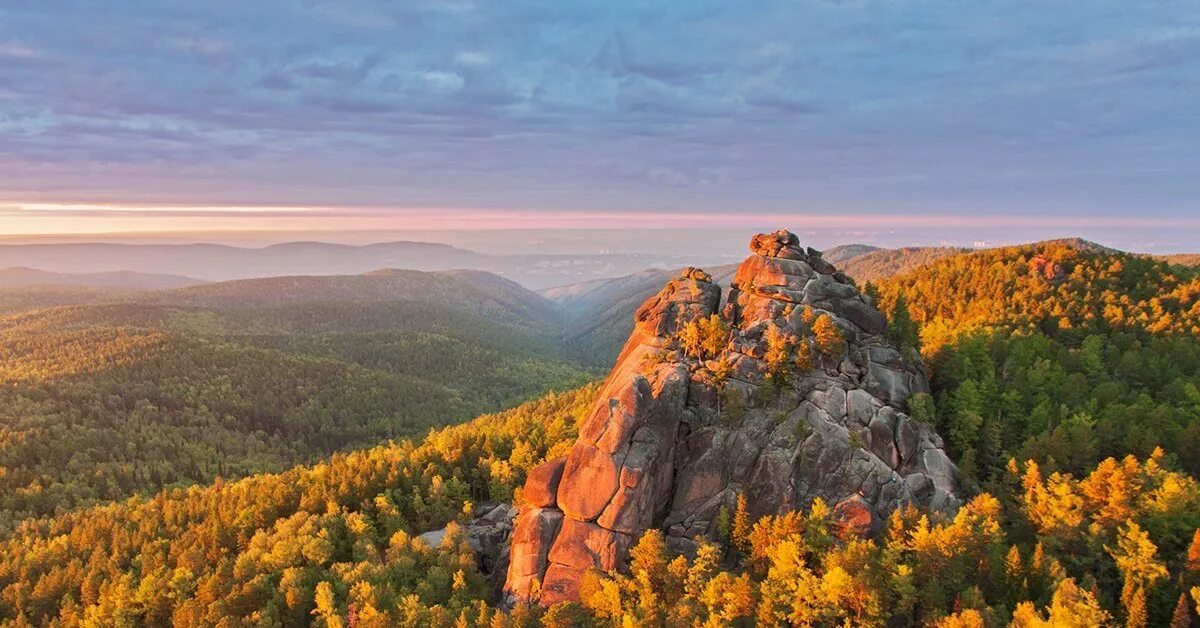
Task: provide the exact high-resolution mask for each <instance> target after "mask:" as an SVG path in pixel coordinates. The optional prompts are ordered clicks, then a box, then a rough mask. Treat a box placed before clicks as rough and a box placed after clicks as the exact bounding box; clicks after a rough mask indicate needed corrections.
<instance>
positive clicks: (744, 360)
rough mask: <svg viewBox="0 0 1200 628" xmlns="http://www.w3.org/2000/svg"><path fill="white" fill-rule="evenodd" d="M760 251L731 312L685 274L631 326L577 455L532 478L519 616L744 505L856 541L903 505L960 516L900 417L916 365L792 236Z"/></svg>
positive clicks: (517, 590)
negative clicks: (649, 542) (652, 542)
mask: <svg viewBox="0 0 1200 628" xmlns="http://www.w3.org/2000/svg"><path fill="white" fill-rule="evenodd" d="M750 250H751V251H752V252H753V255H751V256H750V257H749V258H747V259H746V260H745V261H744V262H743V263H742V265H741V266H740V268H739V269H738V272H737V275H736V276H735V277H734V279H733V285H732V288H731V289H730V291H729V294H728V298H727V299H726V300H725V303H724V306H722V298H721V296H722V295H721V289H720V288H719V287H718V286H716V285H714V284H713V283H712V281H711V278H710V277H709V276H708V274H707V273H705V272H704V271H701V270H698V269H694V268H688V269H686V270H684V271H683V272H682V273H681V274H680V275H679V276H678V277H676V278H674V279H672V280H671V281H670V282H668V283H667V285H666V286H665V287H664V288H663V289H662V291H660V292H659V293H658V294H657V295H655V296H653V297H651V298H650V299H649V300H647V301H646V302H645V303H644V304H643V305H642V306H641V308H639V309H638V311H637V314H636V322H635V327H634V331H633V334H632V335H631V336H630V338H629V340H628V342H627V343H626V344H625V347H624V349H623V350H622V351H621V354H620V357H619V358H618V360H617V363H616V365H615V366H614V368H613V370H612V372H611V374H610V375H609V377H608V379H607V380H606V382H605V383H604V385H603V387H602V389H601V391H600V393H599V395H598V397H597V399H596V401H595V404H594V406H593V408H592V410H591V413H590V415H589V417H588V419H587V420H586V421H585V422H584V424H583V425H582V426H581V428H580V435H579V439H578V440H577V441H576V443H575V444H574V446H573V448H572V449H571V451H570V453H569V455H567V457H566V458H565V459H559V460H553V461H549V462H547V463H545V464H543V465H542V466H540V467H537V468H536V469H534V470H533V471H532V472H531V473H530V474H529V478H528V481H527V482H526V484H525V487H524V489H523V496H524V499H525V501H526V502H527V503H526V504H525V505H524V506H523V507H522V509H521V512H520V514H519V515H518V517H517V520H516V524H515V530H514V532H513V536H512V539H511V553H510V557H511V560H510V564H509V569H508V578H507V581H506V583H505V592H506V594H507V595H508V596H509V597H510V599H531V598H534V597H536V598H538V601H540V602H542V603H543V604H552V603H554V602H557V601H562V600H571V599H576V598H577V597H578V587H579V582H580V580H581V578H582V576H583V574H584V572H586V571H587V570H589V569H592V568H598V569H601V570H614V569H618V568H621V567H622V566H623V563H624V561H625V560H626V558H627V555H628V551H629V549H630V548H631V547H632V545H633V544H634V543H635V542H636V540H637V538H638V536H639V535H640V533H641V532H643V531H644V530H646V529H647V528H650V527H652V526H653V527H657V528H660V529H663V530H664V531H665V532H666V534H667V538H668V540H669V541H670V542H671V544H672V545H673V546H674V547H676V548H679V549H681V550H686V549H687V548H688V546H689V544H692V543H694V541H693V539H695V538H696V537H709V538H712V537H714V536H715V535H716V523H715V521H716V519H717V515H718V513H719V512H720V510H721V509H722V508H725V509H727V511H728V512H732V511H733V509H734V507H735V503H736V501H737V496H738V495H739V494H741V495H744V496H745V497H746V503H747V506H748V510H749V514H750V515H751V516H753V517H757V516H762V515H765V514H774V513H781V512H784V511H788V510H793V509H800V508H804V507H806V506H807V505H808V504H810V503H811V502H812V501H813V500H814V499H815V498H821V499H823V500H825V501H826V502H827V503H829V504H831V505H832V506H833V507H834V512H835V514H836V516H838V517H840V518H841V520H842V522H843V524H844V525H846V526H848V527H850V528H851V529H853V530H855V531H858V532H859V533H862V534H870V533H873V532H874V531H877V530H878V529H879V527H880V524H881V523H882V521H883V520H884V519H885V518H886V517H887V516H888V515H889V514H890V513H891V512H892V511H893V510H895V509H896V508H897V507H898V506H900V505H902V504H906V503H912V504H915V505H917V506H919V507H923V508H932V509H938V510H944V511H952V510H954V509H956V508H957V507H958V506H959V505H960V499H959V497H958V491H959V486H958V480H957V470H956V469H955V467H954V465H953V464H952V463H951V462H950V460H949V459H948V458H947V457H946V454H945V452H944V451H943V450H942V441H941V439H940V438H939V437H938V435H937V434H935V433H933V431H932V430H931V429H930V428H929V427H927V426H925V425H923V424H920V423H918V422H916V421H914V420H912V419H910V418H909V417H908V415H907V414H905V411H906V409H907V404H906V402H907V399H908V397H909V395H910V394H912V393H915V392H927V391H928V383H927V382H926V379H925V375H924V372H923V370H922V367H921V365H920V364H919V358H918V357H916V356H905V355H904V354H903V353H902V352H901V351H900V350H899V349H898V348H897V347H895V346H894V345H893V344H892V343H891V342H890V341H888V340H887V339H886V338H885V337H884V335H883V332H884V328H885V325H886V321H885V319H884V317H883V316H882V315H881V314H880V313H879V312H878V311H877V310H876V309H875V308H874V307H873V306H872V305H871V304H870V303H869V302H868V301H867V300H866V299H865V298H864V297H863V296H862V295H860V294H859V292H858V290H857V288H855V286H854V284H853V282H852V281H851V280H850V279H849V278H848V277H846V276H845V275H844V274H842V273H840V272H838V271H837V270H836V269H835V268H834V267H833V266H832V265H830V264H829V263H828V262H826V261H825V260H823V259H821V256H820V254H819V253H818V252H817V251H814V250H813V249H811V248H810V249H807V250H804V249H801V247H800V246H799V245H798V243H797V239H796V236H795V235H793V234H791V233H790V232H787V231H778V232H776V233H773V234H760V235H757V236H755V237H754V239H753V240H752V241H751V242H750ZM714 315H716V318H714ZM700 323H704V324H700ZM698 329H699V330H704V331H703V332H702V333H703V334H704V337H705V338H707V339H709V342H708V343H707V344H706V343H704V342H697V341H696V340H695V338H696V333H697V330H698ZM714 336H715V340H712V339H713V338H714ZM910 353H911V352H910ZM535 582H538V583H540V587H539V586H536V585H535Z"/></svg>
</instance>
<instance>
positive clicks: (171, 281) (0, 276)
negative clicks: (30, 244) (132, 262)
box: [0, 266, 204, 290]
mask: <svg viewBox="0 0 1200 628" xmlns="http://www.w3.org/2000/svg"><path fill="white" fill-rule="evenodd" d="M202 283H204V281H203V280H200V279H193V278H191V277H184V276H181V275H160V274H154V273H137V272H132V271H113V272H106V273H55V272H50V271H45V270H37V269H35V268H25V267H20V266H14V267H10V268H2V269H0V287H4V288H11V287H17V286H91V287H96V288H120V289H124V290H163V289H166V288H182V287H185V286H194V285H198V284H202Z"/></svg>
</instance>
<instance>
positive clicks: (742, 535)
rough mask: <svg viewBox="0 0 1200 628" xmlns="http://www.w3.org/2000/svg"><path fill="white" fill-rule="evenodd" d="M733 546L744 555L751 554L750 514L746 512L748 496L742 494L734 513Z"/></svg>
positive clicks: (738, 498)
mask: <svg viewBox="0 0 1200 628" xmlns="http://www.w3.org/2000/svg"><path fill="white" fill-rule="evenodd" d="M733 546H734V547H736V548H737V549H739V550H741V551H742V552H743V553H749V552H750V514H749V513H747V512H746V496H745V495H743V494H741V493H739V494H738V497H737V508H736V509H735V510H734V511H733Z"/></svg>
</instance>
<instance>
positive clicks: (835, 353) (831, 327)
mask: <svg viewBox="0 0 1200 628" xmlns="http://www.w3.org/2000/svg"><path fill="white" fill-rule="evenodd" d="M813 335H814V337H815V339H816V343H817V347H818V348H820V350H821V353H824V354H825V355H827V356H829V357H831V358H833V359H834V360H839V359H841V357H842V354H843V353H844V352H845V350H846V342H845V340H844V339H843V338H842V332H841V330H840V329H838V327H837V324H836V323H834V322H833V319H832V318H830V317H829V315H828V314H821V315H820V316H817V320H816V321H814V322H813Z"/></svg>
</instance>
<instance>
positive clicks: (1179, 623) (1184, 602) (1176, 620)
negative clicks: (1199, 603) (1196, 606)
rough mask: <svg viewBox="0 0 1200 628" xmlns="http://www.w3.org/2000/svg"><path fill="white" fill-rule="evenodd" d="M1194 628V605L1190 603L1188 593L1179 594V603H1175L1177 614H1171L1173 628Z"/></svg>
mask: <svg viewBox="0 0 1200 628" xmlns="http://www.w3.org/2000/svg"><path fill="white" fill-rule="evenodd" d="M1191 626H1192V604H1191V602H1190V601H1188V596H1187V594H1186V593H1180V594H1179V601H1178V602H1176V603H1175V612H1173V613H1171V628H1191Z"/></svg>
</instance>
